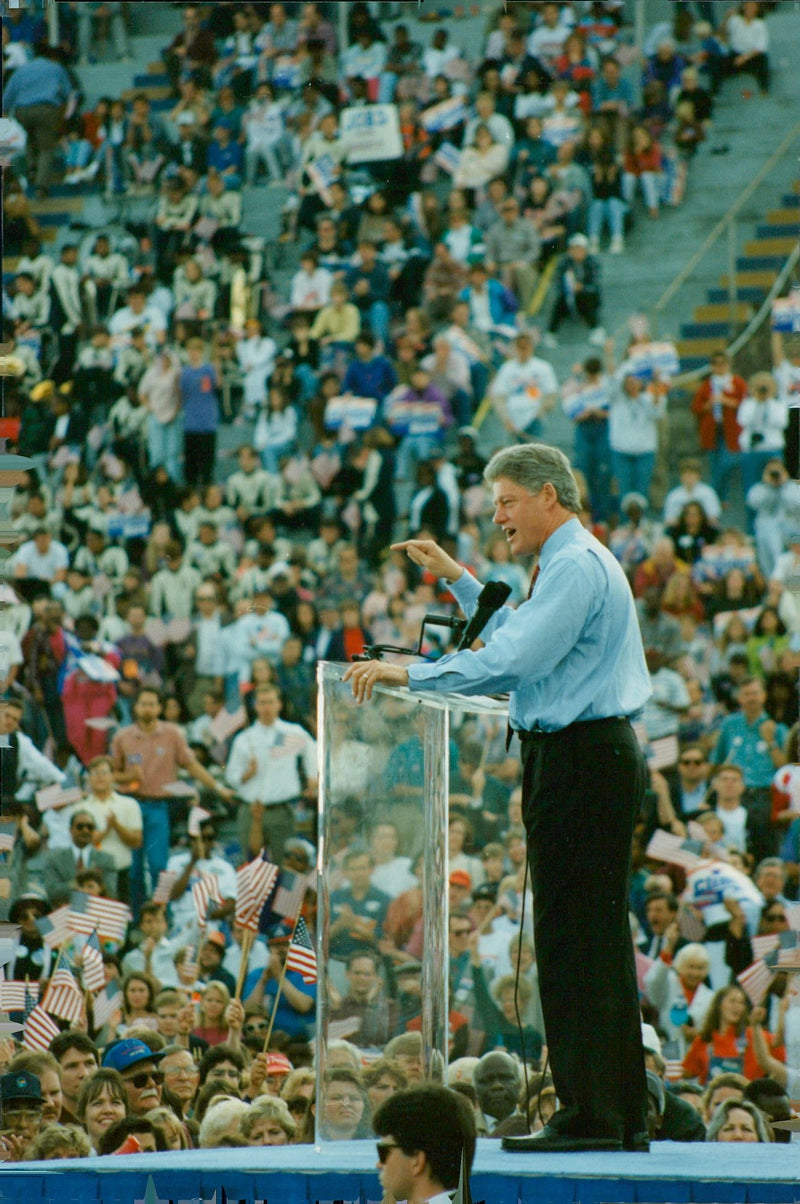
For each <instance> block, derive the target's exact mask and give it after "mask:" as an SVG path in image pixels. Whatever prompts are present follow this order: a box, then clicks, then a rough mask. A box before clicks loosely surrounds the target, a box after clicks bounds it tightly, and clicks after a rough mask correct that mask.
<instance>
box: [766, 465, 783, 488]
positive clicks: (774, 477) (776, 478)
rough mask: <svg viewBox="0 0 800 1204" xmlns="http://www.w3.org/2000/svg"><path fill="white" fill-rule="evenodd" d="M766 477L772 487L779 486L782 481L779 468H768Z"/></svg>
mask: <svg viewBox="0 0 800 1204" xmlns="http://www.w3.org/2000/svg"><path fill="white" fill-rule="evenodd" d="M767 477H768V478H769V480H770V481H772V483H773V484H774V485H780V483H781V481H782V480H783V474H782V472H781V470H780V469H779V468H770V470H769V472H768V473H767Z"/></svg>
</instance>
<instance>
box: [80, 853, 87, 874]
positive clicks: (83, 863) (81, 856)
mask: <svg viewBox="0 0 800 1204" xmlns="http://www.w3.org/2000/svg"><path fill="white" fill-rule="evenodd" d="M85 869H86V864H85V862H84V860H83V853H78V873H80V871H81V870H85Z"/></svg>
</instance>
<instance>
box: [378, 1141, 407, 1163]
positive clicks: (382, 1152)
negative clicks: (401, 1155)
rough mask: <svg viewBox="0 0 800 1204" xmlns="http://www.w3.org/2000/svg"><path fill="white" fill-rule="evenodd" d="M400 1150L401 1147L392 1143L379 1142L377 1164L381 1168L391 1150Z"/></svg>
mask: <svg viewBox="0 0 800 1204" xmlns="http://www.w3.org/2000/svg"><path fill="white" fill-rule="evenodd" d="M402 1148H403V1147H402V1146H401V1145H396V1144H395V1143H394V1142H393V1141H379V1142H378V1143H377V1150H378V1162H380V1164H381V1166H383V1164H384V1162H385V1161H386V1159H387V1158H388V1157H389V1155H390V1154H391V1152H392V1150H402Z"/></svg>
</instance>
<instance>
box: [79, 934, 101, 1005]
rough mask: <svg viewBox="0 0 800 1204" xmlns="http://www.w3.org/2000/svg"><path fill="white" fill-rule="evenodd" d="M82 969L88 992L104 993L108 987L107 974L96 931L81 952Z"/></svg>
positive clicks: (82, 976)
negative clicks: (105, 987)
mask: <svg viewBox="0 0 800 1204" xmlns="http://www.w3.org/2000/svg"><path fill="white" fill-rule="evenodd" d="M81 967H82V969H81V979H82V981H83V985H84V987H85V988H86V989H87V991H102V989H103V987H104V986H105V985H106V973H105V968H104V966H103V954H102V952H101V949H100V941H99V940H98V937H97V930H96V929H95V930H94V932H92V934H91V936H90V937H89V939H88V940H87V942H86V944H85V945H84V946H83V949H82V951H81Z"/></svg>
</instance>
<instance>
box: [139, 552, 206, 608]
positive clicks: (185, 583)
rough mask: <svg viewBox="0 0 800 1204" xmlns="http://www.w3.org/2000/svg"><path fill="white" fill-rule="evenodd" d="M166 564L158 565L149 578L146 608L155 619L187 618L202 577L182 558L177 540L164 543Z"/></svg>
mask: <svg viewBox="0 0 800 1204" xmlns="http://www.w3.org/2000/svg"><path fill="white" fill-rule="evenodd" d="M166 559H167V567H166V568H164V569H159V571H158V572H157V573H156V574H155V576H154V577H153V580H152V581H151V582H150V599H149V607H148V609H149V611H150V614H151V615H155V617H156V618H157V619H161V618H164V619H190V618H191V617H192V600H193V598H194V593H195V590H196V589H197V587H198V586H199V585H200V582H201V580H202V578H201V576H200V574H199V573H198V571H197V569H194V568H192V566H191V565H190V564H187V563H185V562H184V558H183V549H182V548H181V545H180V544H179V543H178V542H177V540H172V541H171V542H170V543H168V544H167V547H166Z"/></svg>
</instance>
